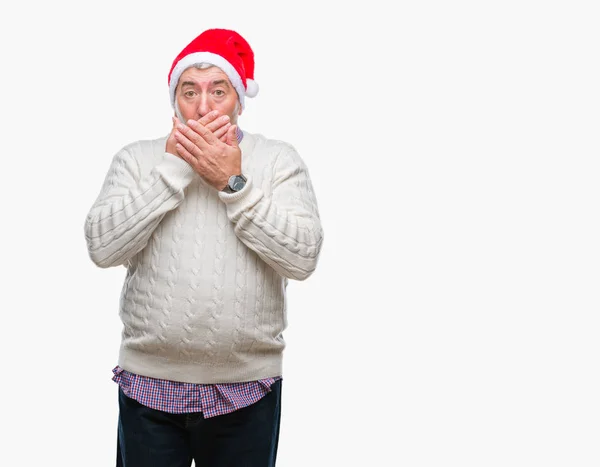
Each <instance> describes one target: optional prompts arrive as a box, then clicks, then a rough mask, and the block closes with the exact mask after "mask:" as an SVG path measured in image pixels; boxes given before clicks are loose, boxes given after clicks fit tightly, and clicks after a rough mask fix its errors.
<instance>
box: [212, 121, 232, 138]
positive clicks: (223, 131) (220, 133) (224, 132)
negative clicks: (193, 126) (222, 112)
mask: <svg viewBox="0 0 600 467" xmlns="http://www.w3.org/2000/svg"><path fill="white" fill-rule="evenodd" d="M230 127H231V123H227V124H225V125H223V126H222V127H221V128H219V129H218V130H215V131H213V134H214V135H215V136H216V137H217V138H219V140H221V141H226V138H225V139H222V138H223V137H224V136H225V137H226V136H227V131H228V130H229V128H230Z"/></svg>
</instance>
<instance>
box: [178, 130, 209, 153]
mask: <svg viewBox="0 0 600 467" xmlns="http://www.w3.org/2000/svg"><path fill="white" fill-rule="evenodd" d="M185 132H187V133H189V134H190V135H194V136H192V138H194V137H195V138H196V139H198V140H202V138H200V137H199V136H198V135H197V134H196V133H194V132H193V131H192V130H190V129H189V128H187V127H184V129H183V130H181V129H180V128H179V127H177V130H175V133H174V135H175V140H176V141H177V143H178V144H180V145H181V146H182V147H183V148H185V149H186V150H187V151H188V152H189V153H190V154H191V155H192V156H194V158H198V157H200V156H201V155H202V151H201V150H200V149H199V148H198V145H197V144H196V143H195V141H193V140H192V139H190V137H188V135H187V134H184V133H185ZM204 144H205V145H206V143H204Z"/></svg>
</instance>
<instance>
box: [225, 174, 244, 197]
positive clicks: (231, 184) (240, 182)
mask: <svg viewBox="0 0 600 467" xmlns="http://www.w3.org/2000/svg"><path fill="white" fill-rule="evenodd" d="M246 180H247V179H246V177H244V176H243V175H241V174H240V175H232V176H231V177H229V181H228V182H227V185H226V186H225V188H223V191H224V192H225V193H237V192H238V191H240V190H241V189H242V188H244V187H245V186H246Z"/></svg>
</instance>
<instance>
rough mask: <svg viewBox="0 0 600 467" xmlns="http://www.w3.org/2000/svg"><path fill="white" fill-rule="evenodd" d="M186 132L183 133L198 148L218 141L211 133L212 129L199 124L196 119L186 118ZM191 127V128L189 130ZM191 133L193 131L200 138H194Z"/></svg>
mask: <svg viewBox="0 0 600 467" xmlns="http://www.w3.org/2000/svg"><path fill="white" fill-rule="evenodd" d="M187 124H188V127H189V128H188V132H187V133H184V132H183V131H182V133H184V134H185V135H186V136H187V137H188V138H190V139H191V140H192V141H193V142H194V143H196V146H198V147H199V148H202V147H206V146H207V145H215V144H217V143H218V142H219V140H218V139H217V138H216V137H215V135H213V133H212V131H210V130H209V129H207V128H206V127H205V126H204V125H201V124H200V123H198V122H197V121H196V120H188V122H187ZM190 129H191V130H190ZM191 133H195V134H196V135H198V136H200V138H197V139H196V138H195V137H194V135H192V134H191Z"/></svg>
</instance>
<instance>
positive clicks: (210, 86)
mask: <svg viewBox="0 0 600 467" xmlns="http://www.w3.org/2000/svg"><path fill="white" fill-rule="evenodd" d="M175 98H176V100H177V104H178V106H179V111H180V113H181V115H180V116H179V117H180V118H181V117H183V122H182V123H185V122H187V121H188V120H190V119H192V120H198V119H200V118H202V117H204V116H205V115H206V114H207V113H209V112H210V111H212V110H218V111H219V113H220V114H221V115H229V118H230V122H231V124H232V125H233V124H236V123H237V117H238V115H241V114H242V110H241V105H240V104H239V101H238V95H237V92H236V91H235V89H234V87H233V86H232V85H231V82H230V81H229V78H228V77H227V75H226V74H225V73H224V72H223V71H222V70H221V69H220V68H218V67H216V66H213V67H210V68H206V69H202V70H201V69H198V68H194V67H191V68H188V69H187V70H185V71H184V72H183V73H182V74H181V77H180V78H179V83H178V84H177V90H176V91H175Z"/></svg>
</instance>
